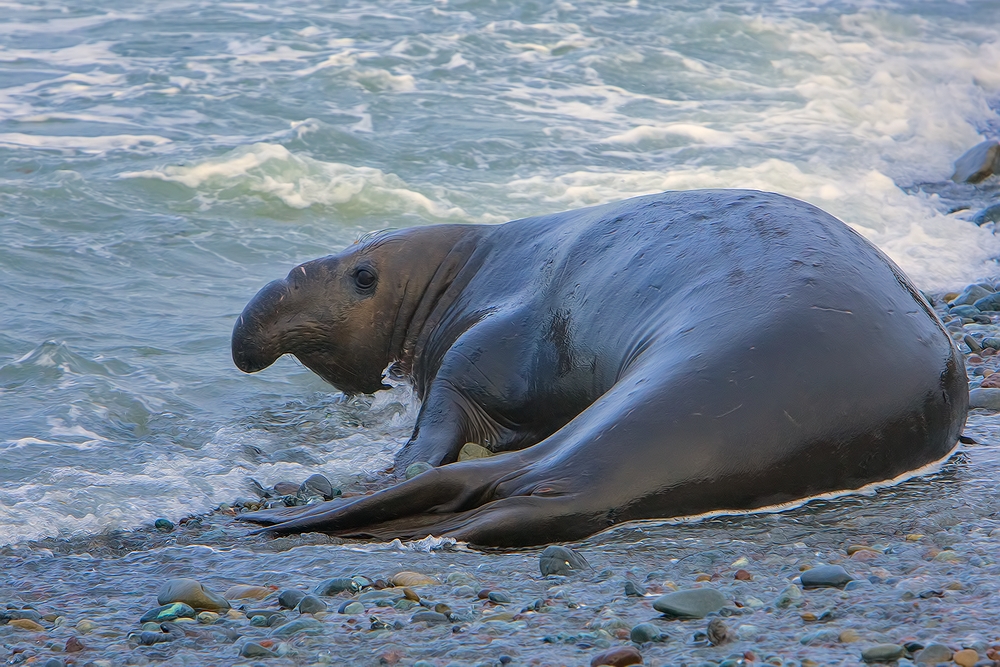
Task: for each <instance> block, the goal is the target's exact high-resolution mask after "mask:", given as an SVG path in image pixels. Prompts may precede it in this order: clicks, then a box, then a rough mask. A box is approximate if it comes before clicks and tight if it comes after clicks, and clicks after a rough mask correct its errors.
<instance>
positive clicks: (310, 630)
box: [271, 618, 323, 637]
mask: <svg viewBox="0 0 1000 667" xmlns="http://www.w3.org/2000/svg"><path fill="white" fill-rule="evenodd" d="M322 631H323V624H322V623H320V622H319V621H317V620H316V619H315V618H297V619H295V620H294V621H289V622H288V623H285V624H283V625H280V626H278V627H277V628H275V629H274V630H272V631H271V636H272V637H291V636H292V635H296V634H307V635H317V634H319V633H320V632H322Z"/></svg>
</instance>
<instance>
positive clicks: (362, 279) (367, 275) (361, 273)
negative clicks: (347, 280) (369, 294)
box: [354, 268, 377, 289]
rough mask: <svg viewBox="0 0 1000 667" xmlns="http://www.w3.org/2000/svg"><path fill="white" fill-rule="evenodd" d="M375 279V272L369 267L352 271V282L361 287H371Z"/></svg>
mask: <svg viewBox="0 0 1000 667" xmlns="http://www.w3.org/2000/svg"><path fill="white" fill-rule="evenodd" d="M376 280H377V279H376V277H375V272H374V271H372V270H371V269H365V268H360V269H358V270H357V271H355V272H354V284H355V285H357V286H358V287H360V288H361V289H371V288H372V287H374V286H375V281H376Z"/></svg>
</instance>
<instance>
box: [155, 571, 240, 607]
mask: <svg viewBox="0 0 1000 667" xmlns="http://www.w3.org/2000/svg"><path fill="white" fill-rule="evenodd" d="M171 602H183V603H184V604H186V605H188V606H189V607H191V608H193V609H197V610H199V611H229V602H228V601H227V600H226V599H225V598H224V597H222V596H221V595H219V594H218V593H214V592H212V591H210V590H209V589H207V588H205V586H204V585H202V584H201V582H199V581H196V580H195V579H186V578H179V579H171V580H169V581H167V582H166V583H165V584H163V587H162V588H160V593H159V595H157V596H156V603H157V604H161V605H165V604H170V603H171ZM192 616H193V615H192Z"/></svg>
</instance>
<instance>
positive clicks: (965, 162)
mask: <svg viewBox="0 0 1000 667" xmlns="http://www.w3.org/2000/svg"><path fill="white" fill-rule="evenodd" d="M998 172H1000V143H998V142H997V141H996V140H994V139H988V140H986V141H983V142H980V143H978V144H976V145H975V146H973V147H972V148H970V149H969V150H967V151H965V152H964V153H962V155H961V157H959V158H958V159H957V160H955V172H954V173H953V174H952V175H951V180H953V181H955V182H956V183H979V182H980V181H983V180H985V179H987V178H989V177H990V176H992V175H993V174H995V173H998Z"/></svg>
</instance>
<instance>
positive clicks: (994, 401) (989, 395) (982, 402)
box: [969, 388, 1000, 410]
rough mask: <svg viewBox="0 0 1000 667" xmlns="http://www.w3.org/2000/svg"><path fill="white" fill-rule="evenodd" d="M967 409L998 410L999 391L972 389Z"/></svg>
mask: <svg viewBox="0 0 1000 667" xmlns="http://www.w3.org/2000/svg"><path fill="white" fill-rule="evenodd" d="M969 407H970V408H983V409H985V410H1000V389H994V388H987V389H983V388H979V389H973V390H972V391H970V392H969Z"/></svg>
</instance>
